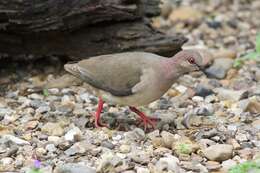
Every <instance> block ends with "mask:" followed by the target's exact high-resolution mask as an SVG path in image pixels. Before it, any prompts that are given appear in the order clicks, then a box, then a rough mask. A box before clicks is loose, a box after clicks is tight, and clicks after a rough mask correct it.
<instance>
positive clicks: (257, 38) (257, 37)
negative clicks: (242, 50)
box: [256, 33, 260, 54]
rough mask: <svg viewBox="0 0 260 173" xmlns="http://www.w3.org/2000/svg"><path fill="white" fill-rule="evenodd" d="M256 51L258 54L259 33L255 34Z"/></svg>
mask: <svg viewBox="0 0 260 173" xmlns="http://www.w3.org/2000/svg"><path fill="white" fill-rule="evenodd" d="M256 52H257V53H259V54H260V33H258V34H257V36H256Z"/></svg>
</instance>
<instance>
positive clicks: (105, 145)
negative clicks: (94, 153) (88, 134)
mask: <svg viewBox="0 0 260 173" xmlns="http://www.w3.org/2000/svg"><path fill="white" fill-rule="evenodd" d="M101 146H102V147H105V148H108V149H111V150H112V149H114V148H115V145H114V144H112V143H111V142H109V141H103V142H101Z"/></svg>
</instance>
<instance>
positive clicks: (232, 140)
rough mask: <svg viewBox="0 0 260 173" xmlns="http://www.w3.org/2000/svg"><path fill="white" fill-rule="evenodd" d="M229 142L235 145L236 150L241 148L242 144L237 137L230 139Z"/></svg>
mask: <svg viewBox="0 0 260 173" xmlns="http://www.w3.org/2000/svg"><path fill="white" fill-rule="evenodd" d="M228 143H229V144H231V145H232V146H233V148H234V150H238V149H240V148H241V145H240V144H239V143H238V142H237V140H235V139H230V140H229V141H228Z"/></svg>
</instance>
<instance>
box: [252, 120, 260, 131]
mask: <svg viewBox="0 0 260 173" xmlns="http://www.w3.org/2000/svg"><path fill="white" fill-rule="evenodd" d="M252 127H254V128H255V129H257V130H260V119H259V120H255V121H253V122H252Z"/></svg>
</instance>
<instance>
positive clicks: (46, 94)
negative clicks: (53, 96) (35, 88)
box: [42, 88, 49, 97]
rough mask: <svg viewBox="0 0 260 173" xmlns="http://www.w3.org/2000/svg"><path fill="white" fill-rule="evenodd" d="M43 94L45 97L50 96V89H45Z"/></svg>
mask: <svg viewBox="0 0 260 173" xmlns="http://www.w3.org/2000/svg"><path fill="white" fill-rule="evenodd" d="M42 92H43V95H44V96H45V97H47V96H49V91H48V89H46V88H45V89H43V91H42Z"/></svg>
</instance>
